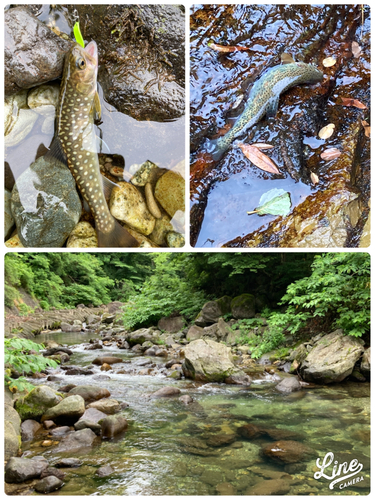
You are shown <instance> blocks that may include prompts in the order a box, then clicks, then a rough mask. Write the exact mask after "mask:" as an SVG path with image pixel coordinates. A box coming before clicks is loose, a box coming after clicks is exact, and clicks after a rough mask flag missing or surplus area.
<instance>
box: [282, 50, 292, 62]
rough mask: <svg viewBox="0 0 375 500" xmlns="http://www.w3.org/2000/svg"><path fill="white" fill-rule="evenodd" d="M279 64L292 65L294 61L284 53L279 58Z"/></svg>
mask: <svg viewBox="0 0 375 500" xmlns="http://www.w3.org/2000/svg"><path fill="white" fill-rule="evenodd" d="M280 60H281V64H291V63H294V62H295V60H294V59H293V56H291V55H290V54H287V53H286V52H283V53H282V54H281V56H280Z"/></svg>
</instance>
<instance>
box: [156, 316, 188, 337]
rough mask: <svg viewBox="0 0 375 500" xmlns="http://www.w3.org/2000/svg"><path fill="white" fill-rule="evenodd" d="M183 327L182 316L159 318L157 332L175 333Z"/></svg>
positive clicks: (183, 320)
mask: <svg viewBox="0 0 375 500" xmlns="http://www.w3.org/2000/svg"><path fill="white" fill-rule="evenodd" d="M184 327H185V319H184V318H183V317H182V316H174V317H172V318H161V319H159V321H158V328H159V330H165V331H166V332H170V333H177V332H179V331H181V330H182V329H183V328H184Z"/></svg>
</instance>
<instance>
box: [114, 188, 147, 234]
mask: <svg viewBox="0 0 375 500" xmlns="http://www.w3.org/2000/svg"><path fill="white" fill-rule="evenodd" d="M109 209H110V212H111V214H112V215H113V217H114V218H115V219H117V220H120V221H122V222H125V223H126V224H128V225H129V226H130V227H132V228H133V229H135V230H136V231H139V232H140V233H141V234H144V235H146V236H147V235H148V234H151V233H152V231H153V229H154V226H155V217H154V216H153V215H151V213H150V212H149V210H148V208H147V205H146V202H145V201H144V199H143V198H142V195H141V193H140V192H139V191H138V189H137V188H136V187H135V186H133V185H132V184H129V183H128V182H119V183H118V184H117V186H116V187H114V188H113V189H112V192H111V198H110V200H109Z"/></svg>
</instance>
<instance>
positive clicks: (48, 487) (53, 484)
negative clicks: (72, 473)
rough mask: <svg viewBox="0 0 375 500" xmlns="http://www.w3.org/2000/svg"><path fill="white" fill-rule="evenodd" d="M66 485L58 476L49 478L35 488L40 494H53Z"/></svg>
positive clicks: (41, 481)
mask: <svg viewBox="0 0 375 500" xmlns="http://www.w3.org/2000/svg"><path fill="white" fill-rule="evenodd" d="M63 485H64V483H63V482H62V481H61V480H60V479H58V478H57V477H56V476H47V477H45V478H44V479H41V480H40V481H38V482H37V483H36V484H35V486H34V488H35V490H36V491H37V492H38V493H52V491H56V490H59V489H60V488H62V487H63Z"/></svg>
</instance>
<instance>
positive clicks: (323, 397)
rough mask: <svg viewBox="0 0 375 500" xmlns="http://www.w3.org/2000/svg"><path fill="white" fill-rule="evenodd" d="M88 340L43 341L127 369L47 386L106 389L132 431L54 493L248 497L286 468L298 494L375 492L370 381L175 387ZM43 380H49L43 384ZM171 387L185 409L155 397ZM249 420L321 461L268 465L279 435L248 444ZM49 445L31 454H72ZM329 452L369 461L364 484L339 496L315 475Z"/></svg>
mask: <svg viewBox="0 0 375 500" xmlns="http://www.w3.org/2000/svg"><path fill="white" fill-rule="evenodd" d="M89 338H93V335H92V334H79V333H78V334H77V333H73V334H61V333H60V334H47V335H40V336H39V337H38V341H39V342H45V341H46V340H48V339H53V340H56V341H57V342H64V344H65V345H66V344H67V345H69V346H70V348H71V349H72V350H73V351H74V354H73V355H72V356H71V358H70V362H69V364H73V365H79V366H81V367H86V366H88V365H91V363H92V361H93V359H94V358H95V357H97V356H98V355H100V356H103V355H106V354H107V355H112V356H113V355H116V356H120V357H121V358H122V359H123V360H124V364H116V365H115V369H114V370H112V371H110V372H105V374H103V372H101V371H100V370H99V367H97V366H94V368H92V369H93V371H94V374H93V375H89V376H66V375H65V374H64V373H63V372H62V371H61V370H60V369H57V370H55V372H56V375H58V376H59V377H61V381H59V382H47V384H49V385H51V386H52V387H54V388H55V389H58V387H59V386H63V385H66V384H67V383H73V384H76V385H84V384H85V385H96V386H98V385H99V386H100V387H105V388H107V389H108V390H109V391H110V393H111V397H113V398H115V399H117V400H118V401H120V402H126V403H128V405H129V407H128V408H127V409H125V410H124V411H123V414H124V416H125V417H126V418H127V419H128V421H129V429H128V431H127V432H126V433H125V434H121V435H119V436H117V437H115V438H114V439H112V440H108V441H102V442H101V444H100V445H98V446H96V447H94V448H92V449H91V451H89V452H88V453H85V454H83V455H80V458H81V460H82V462H83V465H82V466H81V467H80V468H77V469H65V471H66V477H65V479H64V482H65V485H64V486H63V488H62V489H61V490H59V491H58V492H56V493H55V495H75V494H77V493H78V492H79V494H80V495H105V494H106V495H212V494H217V489H216V487H217V486H218V485H220V484H221V485H222V484H223V483H224V486H222V487H221V488H222V491H224V492H226V494H249V493H246V491H247V490H248V488H249V487H251V486H253V485H254V484H255V483H257V482H259V481H260V480H263V479H265V478H267V477H268V478H269V477H270V476H269V474H272V473H274V472H284V471H285V470H289V472H290V474H291V476H292V478H293V485H292V486H291V489H290V490H289V493H288V494H289V495H292V494H314V495H316V494H318V495H327V494H334V495H336V494H368V493H369V487H368V484H369V483H368V475H369V453H370V448H369V439H370V438H369V436H370V415H369V413H370V406H369V402H370V399H369V384H368V383H354V382H347V383H343V384H340V385H336V386H318V387H316V388H314V389H309V390H307V389H306V390H302V391H299V392H297V393H292V394H289V395H284V394H280V393H278V392H277V391H276V390H275V389H274V386H275V382H276V378H278V377H276V376H275V375H270V374H266V376H262V377H261V378H260V379H258V380H254V382H253V384H252V385H251V386H250V387H248V388H243V387H240V386H231V385H225V384H216V383H210V384H202V383H196V382H193V381H188V380H179V381H175V380H173V379H170V378H166V376H165V375H163V374H159V375H156V376H155V375H153V376H147V375H139V370H140V369H141V368H144V366H143V363H144V361H145V359H146V358H145V357H144V356H142V357H140V356H135V355H134V354H131V353H130V352H129V351H124V350H119V349H117V348H113V347H104V349H101V350H100V351H97V350H95V351H92V350H85V349H84V345H82V342H87V341H88V339H89ZM150 361H152V363H155V364H160V367H161V366H162V365H163V364H164V363H165V359H160V358H154V357H153V358H150ZM141 365H142V366H141ZM117 371H125V372H126V373H122V374H119V373H115V372H117ZM34 382H35V381H34V380H33V383H34ZM36 383H42V384H45V383H46V382H45V380H43V379H41V380H37V381H36ZM171 385H173V386H177V387H178V388H179V389H180V390H181V393H182V394H189V395H190V396H192V398H193V399H194V403H192V404H190V405H188V406H185V405H184V404H183V403H182V402H181V401H179V400H178V398H171V399H168V398H161V399H152V398H149V395H150V394H151V393H153V392H155V391H156V390H158V389H160V388H161V387H164V386H171ZM249 423H252V424H255V425H257V426H263V427H265V428H268V429H278V430H279V431H280V430H284V431H293V432H295V433H298V434H299V435H300V437H299V441H301V442H303V444H305V445H307V446H309V447H310V448H312V449H313V450H316V456H315V457H311V458H309V459H308V461H307V462H303V463H302V462H301V463H297V464H294V468H295V470H294V471H293V472H291V469H288V468H286V469H285V468H284V467H285V466H284V465H278V464H275V463H274V462H270V461H267V460H266V459H265V458H264V457H263V456H262V455H261V454H260V450H261V447H262V446H264V445H265V444H269V443H270V442H272V441H271V440H270V439H266V438H264V437H263V436H262V437H260V438H257V439H255V440H247V439H245V438H243V437H241V436H240V435H238V434H237V429H238V428H239V427H241V426H243V425H246V424H249ZM228 435H233V436H234V435H235V438H236V439H235V440H234V442H232V443H231V444H229V445H227V446H222V447H220V446H219V447H217V446H212V444H213V443H215V441H216V440H218V439H220V438H221V437H222V436H228ZM40 439H41V438H40V437H39V439H36V441H34V442H32V443H31V444H28V445H26V446H24V450H26V449H29V450H30V451H31V452H32V455H40V454H43V455H44V456H45V457H46V458H47V459H48V461H49V462H50V463H51V462H54V461H55V459H57V458H60V457H63V456H65V457H68V456H71V454H69V453H67V454H62V453H59V454H58V453H56V452H55V451H54V448H53V447H51V448H49V449H47V450H46V448H42V447H41V441H40ZM279 439H280V438H279ZM206 443H210V446H207V444H206ZM328 452H333V453H334V454H335V459H337V460H338V461H339V462H343V461H344V460H345V461H347V460H348V459H350V460H352V459H357V460H358V461H359V462H360V463H362V464H364V468H363V471H362V473H361V474H362V475H363V477H364V480H363V481H361V482H359V483H358V484H356V485H355V487H347V488H345V489H342V490H340V489H339V488H338V486H339V485H337V486H336V487H335V488H334V489H333V490H332V491H331V490H329V482H330V481H328V480H327V479H324V478H323V479H320V480H316V479H314V472H315V471H317V470H318V469H317V468H316V459H317V458H320V460H322V459H323V458H324V456H325V455H326V453H328ZM74 456H77V454H76V453H75V454H74ZM102 465H111V466H112V468H113V469H114V471H115V472H114V474H112V475H111V476H109V477H105V478H99V477H97V476H95V471H96V470H97V468H98V467H99V466H102ZM289 467H290V466H289ZM270 471H271V472H270ZM272 471H273V472H272ZM267 475H268V476H267ZM262 476H263V477H262ZM366 476H367V477H366ZM339 484H341V483H339ZM366 485H367V486H366ZM225 488H227V490H226V489H225Z"/></svg>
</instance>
